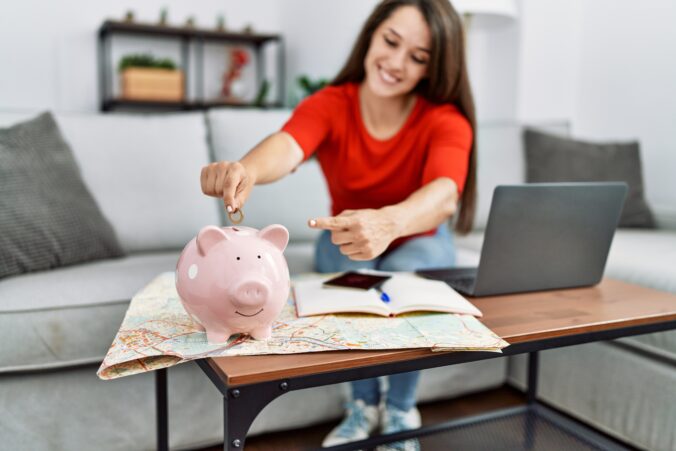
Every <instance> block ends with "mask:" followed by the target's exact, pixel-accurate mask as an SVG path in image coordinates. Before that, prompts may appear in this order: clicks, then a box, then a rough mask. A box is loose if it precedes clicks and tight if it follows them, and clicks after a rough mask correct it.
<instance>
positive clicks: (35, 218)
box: [0, 113, 124, 278]
mask: <svg viewBox="0 0 676 451" xmlns="http://www.w3.org/2000/svg"><path fill="white" fill-rule="evenodd" d="M122 255H124V252H123V250H122V247H121V246H120V243H119V242H118V240H117V237H116V236H115V232H114V231H113V228H112V226H111V225H110V223H109V222H108V221H107V220H106V219H105V218H104V217H103V214H102V213H101V211H100V210H99V207H98V205H97V204H96V201H95V200H94V198H93V197H92V195H91V194H90V192H89V190H88V189H87V187H86V186H85V184H84V181H83V180H82V177H81V176H80V171H79V169H78V167H77V164H76V162H75V158H74V156H73V154H72V152H71V150H70V148H69V147H68V145H67V144H66V142H65V141H64V139H63V137H62V136H61V133H60V131H59V129H58V126H57V124H56V122H55V121H54V118H53V117H52V115H51V114H49V113H44V114H41V115H40V116H38V117H36V118H35V119H31V120H29V121H26V122H23V123H19V124H16V125H14V126H13V127H10V128H0V278H2V277H7V276H11V275H15V274H21V273H25V272H30V271H39V270H44V269H49V268H55V267H58V266H65V265H71V264H74V263H80V262H85V261H88V260H95V259H103V258H112V257H119V256H122Z"/></svg>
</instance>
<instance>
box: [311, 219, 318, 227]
mask: <svg viewBox="0 0 676 451" xmlns="http://www.w3.org/2000/svg"><path fill="white" fill-rule="evenodd" d="M316 225H317V221H315V220H314V219H310V227H314V226H316Z"/></svg>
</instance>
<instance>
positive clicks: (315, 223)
mask: <svg viewBox="0 0 676 451" xmlns="http://www.w3.org/2000/svg"><path fill="white" fill-rule="evenodd" d="M351 223H352V221H351V220H350V218H346V217H337V216H331V217H328V218H315V219H311V220H310V227H314V228H315V229H325V230H343V229H347V228H348V227H350V225H351Z"/></svg>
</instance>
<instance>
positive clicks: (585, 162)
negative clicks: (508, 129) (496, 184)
mask: <svg viewBox="0 0 676 451" xmlns="http://www.w3.org/2000/svg"><path fill="white" fill-rule="evenodd" d="M524 146H525V150H526V181H527V182H529V183H542V182H610V181H620V182H626V183H627V184H628V185H629V192H628V193H627V198H626V200H625V203H624V210H623V211H622V216H621V217H620V224H619V226H620V227H640V228H654V227H655V219H654V217H653V214H652V212H651V211H650V207H648V204H647V202H646V200H645V198H644V194H643V177H642V175H641V156H640V153H639V144H638V142H626V143H590V142H584V141H577V140H572V139H568V138H564V137H560V136H555V135H549V134H547V133H542V132H539V131H536V130H530V129H527V130H525V131H524Z"/></svg>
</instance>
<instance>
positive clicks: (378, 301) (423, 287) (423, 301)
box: [293, 273, 482, 317]
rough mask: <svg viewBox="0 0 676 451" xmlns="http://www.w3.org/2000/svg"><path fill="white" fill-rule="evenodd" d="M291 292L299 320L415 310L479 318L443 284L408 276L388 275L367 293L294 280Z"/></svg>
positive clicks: (468, 303) (456, 294)
mask: <svg viewBox="0 0 676 451" xmlns="http://www.w3.org/2000/svg"><path fill="white" fill-rule="evenodd" d="M293 291H294V298H295V300H296V308H297V310H298V316H300V317H304V316H313V315H325V314H332V313H371V314H374V315H381V316H396V315H400V314H402V313H409V312H417V311H428V312H444V313H460V314H466V315H473V316H476V317H481V316H482V314H481V311H479V309H478V308H476V307H475V306H474V305H473V304H472V303H471V302H469V301H468V300H467V299H465V298H464V297H462V296H461V295H460V294H458V293H457V292H456V291H455V290H454V289H453V288H451V287H450V286H448V285H447V284H446V283H445V282H441V281H437V280H429V279H424V278H422V277H419V276H416V275H415V274H412V273H392V277H390V278H389V279H387V280H386V281H385V282H383V283H382V284H380V285H378V286H377V287H373V288H370V289H367V290H363V289H354V288H344V287H336V286H328V285H325V284H324V280H322V279H311V280H300V281H295V282H294V284H293ZM383 293H384V294H385V296H383ZM383 298H385V299H389V300H387V301H384V300H383Z"/></svg>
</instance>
